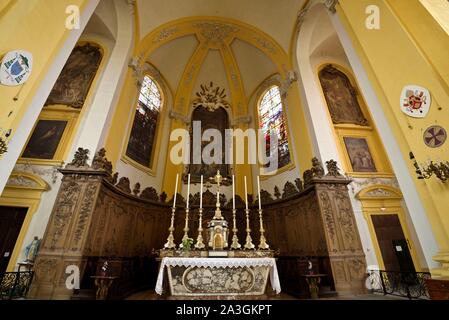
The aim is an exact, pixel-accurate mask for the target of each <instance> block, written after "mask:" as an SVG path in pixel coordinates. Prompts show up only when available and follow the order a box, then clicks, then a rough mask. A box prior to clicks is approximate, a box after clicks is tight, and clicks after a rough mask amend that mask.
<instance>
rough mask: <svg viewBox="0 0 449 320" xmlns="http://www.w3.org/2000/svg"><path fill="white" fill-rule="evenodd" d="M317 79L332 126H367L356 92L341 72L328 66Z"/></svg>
mask: <svg viewBox="0 0 449 320" xmlns="http://www.w3.org/2000/svg"><path fill="white" fill-rule="evenodd" d="M319 78H320V82H321V86H322V88H323V92H324V96H325V98H326V102H327V106H328V108H329V113H330V115H331V118H332V122H333V123H334V124H356V125H360V126H367V125H368V121H367V120H366V119H365V116H364V115H363V113H362V110H361V108H360V104H359V102H358V100H357V94H356V91H355V89H354V87H353V86H352V84H351V82H350V81H349V78H348V77H347V76H346V75H345V74H344V73H343V72H341V71H340V70H338V69H336V68H335V67H333V66H332V65H328V66H326V67H325V68H324V69H323V70H321V71H320V73H319Z"/></svg>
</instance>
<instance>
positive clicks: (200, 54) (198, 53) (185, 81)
mask: <svg viewBox="0 0 449 320" xmlns="http://www.w3.org/2000/svg"><path fill="white" fill-rule="evenodd" d="M208 52H209V48H208V46H207V44H206V43H204V42H200V44H199V45H198V47H197V48H196V50H195V52H194V53H193V55H192V56H191V57H190V59H189V62H188V63H187V65H186V67H185V68H184V72H183V74H182V77H181V79H180V80H179V84H178V88H177V90H176V96H175V103H174V110H175V111H176V112H178V113H181V114H183V115H186V116H187V114H188V112H189V103H190V97H191V95H192V90H193V87H194V85H195V81H196V78H197V77H198V73H199V71H200V69H201V66H202V64H203V62H204V59H205V58H206V56H207V53H208Z"/></svg>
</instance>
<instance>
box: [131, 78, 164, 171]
mask: <svg viewBox="0 0 449 320" xmlns="http://www.w3.org/2000/svg"><path fill="white" fill-rule="evenodd" d="M161 105H162V96H161V92H160V90H159V87H158V86H157V85H156V83H155V82H154V81H153V80H152V79H151V78H150V77H149V76H145V77H144V79H143V81H142V87H141V89H140V94H139V101H138V103H137V109H136V111H135V114H134V121H133V125H132V127H131V132H130V135H129V139H128V146H127V149H126V155H127V156H128V157H129V158H131V159H132V160H134V161H135V162H137V163H138V164H140V165H143V166H145V167H150V165H151V156H152V153H153V148H154V143H155V142H156V129H157V122H158V119H159V112H160V108H161Z"/></svg>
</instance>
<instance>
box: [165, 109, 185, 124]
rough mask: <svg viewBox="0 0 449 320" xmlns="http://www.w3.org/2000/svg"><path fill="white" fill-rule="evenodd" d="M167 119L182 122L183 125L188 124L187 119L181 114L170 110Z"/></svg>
mask: <svg viewBox="0 0 449 320" xmlns="http://www.w3.org/2000/svg"><path fill="white" fill-rule="evenodd" d="M168 117H169V118H170V119H175V120H179V121H181V122H183V123H184V124H189V118H188V117H186V116H185V115H183V114H182V113H179V112H176V111H174V110H170V111H169V112H168Z"/></svg>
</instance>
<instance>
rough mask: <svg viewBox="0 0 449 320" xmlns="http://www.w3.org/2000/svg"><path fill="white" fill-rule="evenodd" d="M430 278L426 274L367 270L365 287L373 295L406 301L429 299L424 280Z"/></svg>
mask: <svg viewBox="0 0 449 320" xmlns="http://www.w3.org/2000/svg"><path fill="white" fill-rule="evenodd" d="M430 278H431V276H430V273H428V272H400V271H385V270H368V279H367V286H368V287H369V289H370V290H371V292H373V293H374V292H376V293H383V294H384V295H394V296H399V297H406V298H408V299H429V292H428V289H427V285H426V279H430Z"/></svg>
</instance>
